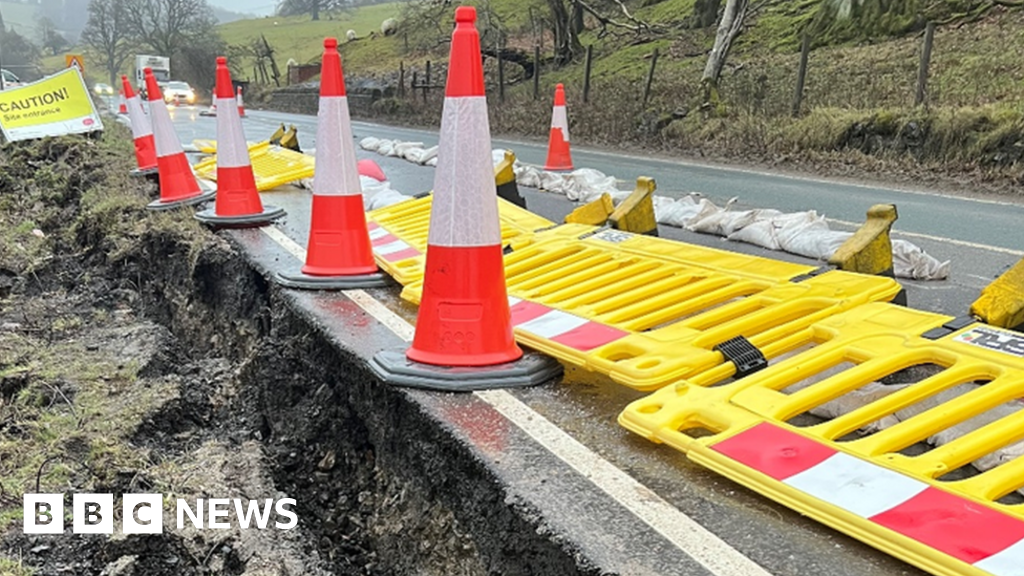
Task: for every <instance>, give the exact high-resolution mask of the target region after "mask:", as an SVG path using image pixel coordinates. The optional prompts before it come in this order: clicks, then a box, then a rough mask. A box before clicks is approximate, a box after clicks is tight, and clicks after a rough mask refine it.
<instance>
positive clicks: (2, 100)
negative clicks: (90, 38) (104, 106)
mask: <svg viewBox="0 0 1024 576" xmlns="http://www.w3.org/2000/svg"><path fill="white" fill-rule="evenodd" d="M0 129H2V130H3V133H4V136H5V137H6V138H7V140H9V141H15V140H25V139H29V138H43V137H45V136H60V135H62V134H77V133H83V132H94V131H96V130H103V122H102V121H100V117H99V114H98V113H97V112H96V108H95V107H94V106H93V103H92V98H91V97H90V96H89V91H88V89H87V88H86V87H85V82H84V81H83V80H82V75H81V73H80V72H79V70H78V69H77V68H69V69H67V70H64V71H62V72H58V73H56V74H54V75H52V76H47V77H46V78H43V79H42V80H39V81H36V82H33V83H31V84H27V85H25V86H19V87H17V88H10V89H8V90H4V91H2V92H0Z"/></svg>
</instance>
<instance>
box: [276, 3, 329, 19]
mask: <svg viewBox="0 0 1024 576" xmlns="http://www.w3.org/2000/svg"><path fill="white" fill-rule="evenodd" d="M345 6H346V2H345V0H282V1H281V3H280V4H278V5H277V13H278V14H279V15H281V16H298V15H301V14H309V15H310V17H311V19H312V20H319V19H320V14H321V13H326V12H334V11H337V10H340V9H342V8H344V7H345Z"/></svg>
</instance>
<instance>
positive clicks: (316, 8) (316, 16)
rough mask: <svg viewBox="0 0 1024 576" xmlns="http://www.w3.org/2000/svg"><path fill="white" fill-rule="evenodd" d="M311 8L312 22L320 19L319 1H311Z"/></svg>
mask: <svg viewBox="0 0 1024 576" xmlns="http://www.w3.org/2000/svg"><path fill="white" fill-rule="evenodd" d="M312 8H313V20H314V21H316V20H319V19H320V0H313V2H312Z"/></svg>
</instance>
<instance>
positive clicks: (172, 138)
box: [149, 100, 185, 158]
mask: <svg viewBox="0 0 1024 576" xmlns="http://www.w3.org/2000/svg"><path fill="white" fill-rule="evenodd" d="M149 115H150V117H151V118H152V119H153V140H154V141H155V142H156V156H157V158H166V157H167V156H174V155H175V154H184V153H185V150H184V149H183V148H182V147H181V142H179V141H178V134H177V132H175V131H174V124H172V123H171V115H170V113H169V112H167V105H166V104H164V101H163V100H150V102H149Z"/></svg>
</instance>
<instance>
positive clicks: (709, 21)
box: [689, 0, 722, 29]
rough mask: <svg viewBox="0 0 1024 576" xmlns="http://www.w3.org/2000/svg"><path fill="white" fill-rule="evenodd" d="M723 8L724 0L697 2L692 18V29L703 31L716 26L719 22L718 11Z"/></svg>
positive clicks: (700, 0)
mask: <svg viewBox="0 0 1024 576" xmlns="http://www.w3.org/2000/svg"><path fill="white" fill-rule="evenodd" d="M721 7H722V0H697V2H695V3H694V5H693V14H692V15H691V16H690V22H689V24H690V27H691V28H697V29H701V28H710V27H711V26H714V25H715V22H717V21H718V9H719V8H721Z"/></svg>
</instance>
